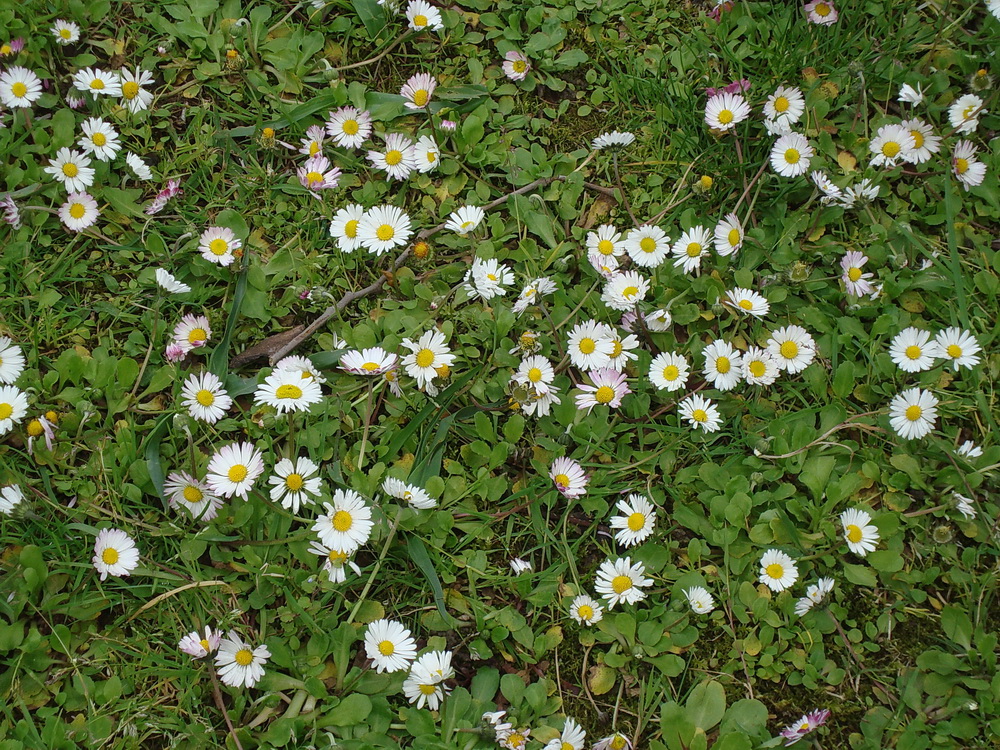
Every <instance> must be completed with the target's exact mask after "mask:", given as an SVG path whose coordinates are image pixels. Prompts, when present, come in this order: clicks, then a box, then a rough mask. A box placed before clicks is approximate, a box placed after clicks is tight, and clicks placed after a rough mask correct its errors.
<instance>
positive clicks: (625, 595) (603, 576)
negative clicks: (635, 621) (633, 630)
mask: <svg viewBox="0 0 1000 750" xmlns="http://www.w3.org/2000/svg"><path fill="white" fill-rule="evenodd" d="M652 585H653V580H652V579H651V578H646V566H645V565H643V564H642V563H641V562H637V563H635V564H634V565H633V564H632V558H630V557H625V558H619V559H617V560H605V561H604V562H603V563H601V567H600V568H599V569H598V570H597V582H596V584H595V586H594V588H595V589H596V590H597V593H598V594H600V595H601V597H602V598H603V599H604V600H605V601H606V602H607V603H608V609H614V607H615V605H616V604H618V603H619V602H625V603H626V604H635V603H636V602H640V601H642V600H643V599H645V598H646V592H645V591H643V589H644V588H646V587H647V586H652Z"/></svg>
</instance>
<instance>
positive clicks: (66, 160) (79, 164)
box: [42, 148, 94, 193]
mask: <svg viewBox="0 0 1000 750" xmlns="http://www.w3.org/2000/svg"><path fill="white" fill-rule="evenodd" d="M42 171H44V172H46V173H48V174H50V175H51V176H52V178H53V179H55V180H57V181H59V182H61V183H62V186H63V187H64V188H66V192H68V193H80V192H83V191H84V190H86V189H87V188H88V187H90V186H91V185H93V184H94V168H93V167H91V166H90V157H89V156H87V155H86V154H84V153H83V152H81V151H70V150H69V149H68V148H61V149H59V150H58V151H57V152H56V157H55V158H54V159H50V160H49V166H47V167H45V168H44V169H43V170H42Z"/></svg>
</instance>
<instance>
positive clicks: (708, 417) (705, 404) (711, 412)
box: [677, 394, 722, 432]
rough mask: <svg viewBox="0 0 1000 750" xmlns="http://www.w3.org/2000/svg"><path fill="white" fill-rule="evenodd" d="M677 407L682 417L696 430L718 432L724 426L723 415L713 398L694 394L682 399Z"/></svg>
mask: <svg viewBox="0 0 1000 750" xmlns="http://www.w3.org/2000/svg"><path fill="white" fill-rule="evenodd" d="M677 408H678V410H679V411H680V415H681V417H682V418H683V419H685V420H686V421H687V422H688V424H690V425H691V427H692V428H693V429H695V430H697V429H699V428H700V429H702V430H704V431H705V432H716V431H717V430H718V429H719V428H720V427H722V417H721V416H719V410H718V408H717V407H716V406H715V404H713V403H712V400H711V399H707V398H705V397H703V396H699V395H698V394H694V395H693V396H688V397H687V398H686V399H684V400H683V401H681V402H680V404H678V407H677Z"/></svg>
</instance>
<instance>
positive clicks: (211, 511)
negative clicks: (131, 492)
mask: <svg viewBox="0 0 1000 750" xmlns="http://www.w3.org/2000/svg"><path fill="white" fill-rule="evenodd" d="M163 494H165V495H166V496H167V504H168V505H170V507H172V508H176V509H178V510H179V509H181V508H183V509H184V510H186V511H187V512H188V513H190V514H191V517H192V518H196V519H198V520H199V521H203V522H204V523H208V522H209V521H211V520H212V519H213V518H215V517H216V516H217V515H219V508H221V507H222V498H220V497H219V496H218V495H216V494H214V493H213V492H212V491H211V490H210V489H209V487H208V485H207V484H206V483H205V482H202V481H200V480H198V479H197V478H195V477H193V476H191V475H190V474H188V473H186V472H183V471H174V472H171V473H170V474H167V479H166V481H165V482H164V483H163Z"/></svg>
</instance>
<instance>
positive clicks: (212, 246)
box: [198, 227, 243, 266]
mask: <svg viewBox="0 0 1000 750" xmlns="http://www.w3.org/2000/svg"><path fill="white" fill-rule="evenodd" d="M241 247H243V241H242V240H239V239H237V238H236V235H235V234H234V233H233V230H232V229H230V228H229V227H209V228H208V229H206V230H205V231H204V232H202V233H201V237H200V238H199V241H198V249H199V250H201V257H202V258H204V259H205V260H207V261H209V262H211V263H218V264H219V265H220V266H230V265H232V263H233V261H234V260H236V256H235V255H233V252H234V251H235V250H239V249H240V248H241Z"/></svg>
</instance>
